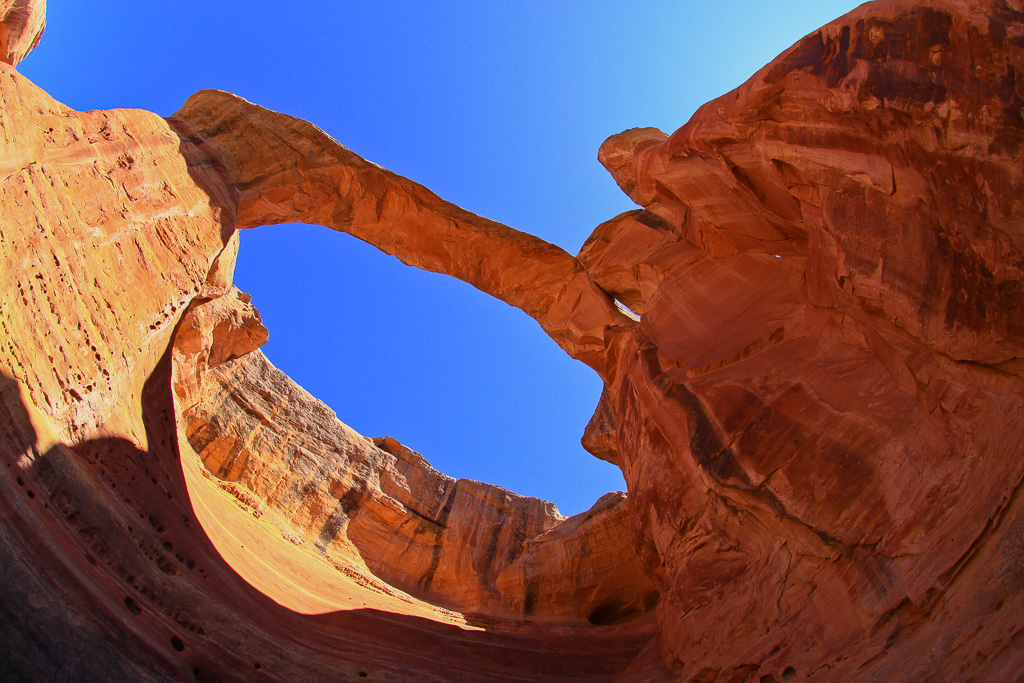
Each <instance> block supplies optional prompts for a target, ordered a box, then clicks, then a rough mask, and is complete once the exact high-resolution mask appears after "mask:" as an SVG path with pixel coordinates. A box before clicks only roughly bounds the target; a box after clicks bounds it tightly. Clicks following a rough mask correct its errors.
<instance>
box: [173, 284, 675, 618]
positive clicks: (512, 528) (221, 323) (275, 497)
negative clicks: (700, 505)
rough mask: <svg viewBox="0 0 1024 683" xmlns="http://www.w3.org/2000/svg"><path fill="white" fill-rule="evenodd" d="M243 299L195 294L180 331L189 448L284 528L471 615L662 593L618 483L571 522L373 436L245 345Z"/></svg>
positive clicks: (636, 600) (254, 319)
mask: <svg viewBox="0 0 1024 683" xmlns="http://www.w3.org/2000/svg"><path fill="white" fill-rule="evenodd" d="M246 299H247V297H245V296H244V295H241V293H239V292H237V290H235V292H234V293H232V294H230V295H227V296H223V297H220V298H218V299H214V300H212V301H207V302H204V303H199V304H198V305H195V304H194V305H193V307H192V308H191V309H190V311H189V313H188V315H187V316H186V317H185V318H184V320H183V321H182V323H181V325H180V326H179V330H178V334H177V336H176V337H175V342H174V375H175V380H174V390H175V391H174V393H175V404H176V413H177V416H178V417H177V421H178V425H179V431H180V434H181V437H182V438H181V439H180V440H179V444H180V447H181V448H182V450H183V457H185V458H187V457H194V458H197V459H201V460H202V462H203V466H204V467H205V468H206V470H207V471H208V472H209V473H210V474H212V475H213V476H215V477H217V478H218V479H220V480H222V481H228V482H235V483H237V484H239V485H241V487H242V490H244V491H245V492H247V495H251V496H252V497H253V500H254V501H256V505H257V507H259V509H261V510H264V511H266V510H271V511H276V512H278V513H279V514H280V515H281V516H282V517H284V518H286V519H287V520H288V523H287V529H286V530H285V532H286V533H289V534H294V537H295V538H296V539H299V540H300V541H301V542H303V543H307V544H308V545H310V546H312V547H315V548H316V549H317V550H318V551H319V552H320V553H322V554H323V555H324V556H326V557H330V558H333V560H334V561H337V562H340V563H342V564H344V565H345V566H346V567H347V568H348V570H349V571H351V572H358V573H362V574H364V575H368V576H375V577H377V578H379V579H382V580H383V581H386V582H387V584H389V585H390V586H392V587H394V588H396V589H398V590H400V591H402V592H403V593H407V594H410V595H413V596H415V597H418V598H422V599H426V600H428V601H430V602H432V603H434V604H437V605H440V606H443V607H445V608H449V609H457V610H459V611H460V612H463V613H467V614H472V615H473V619H474V620H475V621H480V620H485V621H488V623H492V622H495V623H497V622H500V621H501V620H512V621H516V622H521V621H526V620H529V621H534V622H536V621H538V619H539V618H541V617H543V618H544V622H545V623H546V624H547V628H549V629H554V628H559V629H562V630H567V629H568V630H573V629H575V630H579V629H580V628H581V627H587V626H589V625H590V623H592V621H593V620H592V617H593V616H594V615H595V614H596V615H597V617H595V619H596V620H604V621H613V620H618V621H623V622H625V621H628V620H629V618H630V617H632V618H636V617H639V616H642V615H643V614H645V613H646V612H647V611H649V609H650V607H651V606H652V605H653V603H654V601H655V600H656V598H657V591H656V590H655V589H654V587H653V586H652V585H651V584H650V582H649V581H648V579H647V578H646V576H645V575H644V574H643V573H642V572H641V571H640V568H639V563H638V561H637V558H636V555H635V553H633V551H632V546H631V544H630V542H629V530H628V520H627V517H626V515H625V505H622V503H623V502H624V500H625V495H624V494H618V497H617V498H615V499H614V503H612V502H610V501H605V502H603V503H599V504H597V507H596V508H595V509H594V510H591V511H590V512H588V513H584V514H583V515H577V516H576V517H573V518H570V519H568V520H565V519H564V518H563V517H562V516H561V515H560V514H559V513H558V510H557V509H556V508H555V506H554V505H552V504H551V503H548V502H546V501H542V500H539V499H536V498H527V497H524V496H518V495H516V494H514V493H511V492H509V491H506V490H504V489H502V488H500V487H497V486H493V485H490V484H483V483H480V482H476V481H469V480H455V479H453V478H452V477H449V476H446V475H444V474H441V473H440V472H437V471H436V470H434V469H433V468H432V467H431V466H430V464H429V463H428V462H427V461H426V459H424V458H423V456H421V455H420V454H419V453H416V452H415V451H412V450H410V449H408V448H406V447H405V446H403V445H401V444H399V443H398V442H397V441H395V440H394V439H391V438H390V437H384V438H380V439H375V440H374V441H373V442H372V443H371V442H370V441H368V440H367V439H365V438H363V437H361V436H359V435H358V434H356V433H355V432H353V431H352V430H351V429H349V428H348V427H346V426H345V425H344V424H342V423H341V422H339V421H338V420H337V418H336V417H335V416H334V413H333V412H332V411H331V410H330V409H329V408H327V407H326V406H324V405H323V404H322V403H320V402H319V401H317V400H315V399H314V398H313V397H311V396H309V395H308V394H307V393H306V392H304V391H303V390H302V389H301V388H299V387H298V386H296V385H295V384H294V383H292V382H291V380H289V379H288V378H287V377H286V376H285V375H284V374H283V373H281V372H280V371H279V370H277V369H276V368H274V367H273V366H272V365H271V364H270V362H269V361H268V360H267V359H266V358H265V357H264V356H263V355H262V354H261V353H259V352H255V353H251V354H249V355H246V354H248V353H249V352H250V351H253V350H254V349H255V348H257V347H258V346H259V345H261V344H262V343H263V342H264V341H265V340H266V330H265V328H263V326H262V324H261V323H260V322H259V316H258V313H256V311H255V309H254V308H252V306H251V305H250V304H249V303H248V301H246ZM231 356H233V357H236V358H237V359H238V360H237V361H232V360H230V359H229V357H231ZM243 356H244V357H243ZM186 444H187V445H186ZM613 509H614V513H613V512H612V510H613ZM261 514H262V513H261ZM584 519H585V520H586V523H584V522H583V520H584ZM538 548H542V549H543V550H542V551H541V550H538ZM581 548H591V552H590V553H589V554H588V555H587V556H586V557H584V558H581V557H580V550H581ZM538 553H541V554H542V555H543V558H544V559H543V561H540V560H538V559H537V556H538ZM602 615H610V616H602ZM492 625H493V623H492Z"/></svg>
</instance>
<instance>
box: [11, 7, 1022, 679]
mask: <svg viewBox="0 0 1024 683" xmlns="http://www.w3.org/2000/svg"><path fill="white" fill-rule="evenodd" d="M8 5H9V7H8V8H7V9H6V10H4V14H3V16H4V17H5V19H4V26H5V29H4V32H3V40H4V46H5V50H6V53H7V55H8V58H7V59H6V60H5V61H7V62H8V63H11V64H15V63H17V61H18V60H19V59H20V58H21V57H23V56H24V53H26V52H27V51H28V49H31V46H32V45H33V44H34V42H35V41H36V40H37V39H38V33H39V31H40V30H41V27H42V22H43V18H42V14H41V12H42V9H43V4H42V3H40V4H38V5H36V4H34V3H8ZM1022 73H1024V7H1022V6H1021V4H1020V2H1019V0H939V1H937V2H928V3H925V2H922V1H920V0H879V1H877V2H872V3H868V4H866V5H863V6H862V7H860V8H858V9H857V10H855V11H854V12H852V13H850V14H848V15H846V16H844V17H842V18H840V19H838V20H836V21H835V22H833V23H831V24H829V25H828V26H826V27H824V28H822V29H821V30H819V31H817V32H815V33H813V34H811V35H810V36H807V37H806V38H804V39H803V40H801V41H799V42H798V43H797V44H796V45H794V46H793V47H792V48H790V49H789V50H787V51H786V52H784V53H783V54H782V55H780V56H779V57H778V58H777V59H776V60H774V61H773V62H772V63H771V64H769V65H768V66H766V67H765V68H764V69H762V70H761V71H759V72H758V73H757V74H755V75H754V76H753V77H752V78H751V79H750V80H749V81H748V82H746V83H745V84H744V85H742V86H741V87H740V88H738V89H737V90H735V91H733V92H731V93H728V94H727V95H724V96H723V97H721V98H718V99H717V100H714V101H712V102H710V103H708V104H707V105H705V106H704V107H702V108H701V109H700V110H699V111H698V112H697V114H695V115H694V117H693V118H692V119H691V120H690V121H689V122H688V123H687V124H686V125H684V126H683V127H682V128H680V129H679V130H678V131H676V132H675V133H673V134H672V135H670V136H669V135H665V134H664V133H662V132H660V131H657V130H655V129H649V128H647V129H634V130H631V131H626V132H624V133H622V134H619V135H616V136H613V137H612V138H610V139H609V140H608V141H606V142H605V143H604V145H602V146H601V149H600V153H599V158H600V161H601V162H602V163H603V164H604V165H605V167H606V168H607V169H608V170H609V172H610V173H611V174H612V175H613V176H614V178H615V179H616V181H617V182H618V184H619V186H620V187H621V188H622V190H623V191H624V192H625V193H626V194H627V195H628V196H629V197H631V198H632V199H633V200H634V201H635V202H636V203H637V204H638V205H639V206H640V207H642V208H640V209H637V210H634V211H631V212H627V213H625V214H622V215H620V216H617V217H615V218H613V219H611V220H609V221H608V222H606V223H604V224H602V225H600V226H598V227H597V228H596V229H595V231H594V233H593V235H592V236H591V237H590V239H588V240H587V242H586V244H584V246H583V248H582V249H581V251H580V253H579V254H578V255H577V256H576V257H573V256H571V255H570V254H567V253H565V252H564V251H562V250H561V249H559V248H557V247H554V246H552V245H550V244H547V243H546V242H544V241H543V240H540V239H538V238H536V237H532V236H530V235H527V234H524V233H521V232H518V231H515V230H513V229H512V228H509V227H507V226H503V225H501V224H498V223H495V222H493V221H489V220H487V219H485V218H481V217H479V216H476V215H474V214H471V213H469V212H467V211H464V210H462V209H460V208H459V207H456V206H454V205H452V204H450V203H448V202H445V201H444V200H442V199H440V198H438V197H437V196H436V195H434V194H433V193H431V192H429V191H428V190H426V189H425V188H423V187H421V186H419V185H417V184H415V183H413V182H411V181H409V180H407V179H405V178H402V177H400V176H397V175H395V174H392V173H390V172H388V171H386V170H384V169H382V168H380V167H378V166H376V165H374V164H372V163H370V162H367V161H365V160H363V159H361V158H360V157H358V156H357V155H355V154H354V153H352V152H351V151H349V150H347V149H346V148H344V147H343V146H341V145H340V144H338V143H337V142H335V141H334V140H332V139H331V138H329V137H328V136H327V135H325V134H324V133H323V132H322V131H320V130H319V129H317V128H316V127H315V126H313V125H311V124H308V123H306V122H303V121H299V120H297V119H294V118H292V117H289V116H286V115H284V114H278V113H275V112H270V111H268V110H266V109H263V108H261V107H259V106H257V105H254V104H251V103H248V102H246V101H244V100H242V99H240V98H238V97H235V96H233V95H230V94H228V93H222V92H218V91H203V92H200V93H198V94H196V95H195V96H193V97H192V98H190V99H189V100H188V102H186V103H185V105H184V106H183V107H182V109H181V110H180V111H178V112H177V113H176V114H175V115H174V116H172V117H170V118H169V119H168V120H166V121H165V120H163V119H160V118H159V117H157V116H155V115H153V114H148V113H146V112H141V111H130V110H116V111H109V112H87V113H79V112H74V111H71V110H69V109H68V108H66V107H63V106H62V105H60V104H58V103H56V102H54V101H53V100H52V99H51V98H49V97H48V96H47V95H46V94H45V93H43V92H41V91H40V90H39V89H38V88H36V87H35V86H33V85H32V84H31V83H29V82H28V81H27V80H26V79H24V78H23V77H21V76H20V75H19V74H18V73H17V72H16V71H15V70H14V69H13V68H12V67H10V66H7V65H0V96H2V98H3V110H2V113H0V123H2V131H3V135H4V145H5V150H6V153H5V154H4V155H3V162H2V163H3V164H4V165H5V173H4V176H3V177H4V180H3V183H2V185H0V193H2V195H0V211H2V212H3V218H4V220H3V221H2V225H0V258H2V263H3V267H4V272H5V273H6V274H7V280H6V282H7V285H6V286H5V288H3V289H2V290H0V325H2V332H3V337H2V338H0V372H2V374H3V377H2V378H0V382H2V383H0V398H2V401H0V411H2V414H0V425H2V426H0V454H2V456H3V459H4V468H3V471H4V475H3V476H0V492H2V495H0V505H2V506H3V508H2V510H3V514H2V516H0V563H2V566H4V568H5V574H6V583H5V589H4V591H3V593H2V595H0V634H2V635H3V643H4V645H3V646H0V647H3V648H5V649H0V659H3V660H4V661H5V664H3V665H2V666H4V667H6V668H0V674H3V675H5V676H7V677H16V676H21V677H23V678H27V679H28V680H35V679H37V678H42V677H45V676H49V675H51V674H52V673H53V672H54V671H55V670H60V668H61V667H65V669H64V670H65V671H67V672H68V673H67V674H66V675H67V676H69V677H71V678H78V679H88V678H95V679H99V678H107V679H109V678H111V677H113V678H118V679H124V680H157V679H162V678H166V677H172V678H177V679H188V678H195V679H207V680H338V679H339V678H346V677H353V678H356V677H366V678H368V679H370V680H409V679H410V678H413V677H415V678H416V679H418V680H450V679H451V678H457V679H464V680H501V679H508V680H514V679H520V680H572V679H586V680H597V679H605V680H614V679H619V680H636V681H640V680H644V681H648V680H672V679H677V678H678V679H682V680H693V681H714V680H719V681H744V680H755V681H772V680H792V679H804V678H809V679H817V680H830V681H831V680H880V679H886V680H922V681H923V680H936V679H940V680H941V679H946V680H959V679H968V678H972V677H975V678H983V679H989V680H1007V679H1015V678H1019V677H1020V676H1021V675H1022V673H1024V649H1022V647H1024V646H1022V642H1021V634H1022V633H1024V591H1022V584H1021V570H1020V567H1021V564H1022V561H1024V559H1022V547H1024V546H1022V544H1021V537H1022V535H1024V508H1022V505H1024V503H1022V502H1021V499H1020V496H1019V491H1020V487H1021V484H1022V482H1024V446H1022V443H1024V381H1022V377H1021V374H1022V370H1024V363H1022V361H1021V359H1022V358H1024V316H1022V311H1024V285H1022V282H1024V277H1022V269H1024V120H1022V116H1024V79H1022V76H1021V74H1022ZM290 221H304V222H310V223H318V224H321V225H324V226H327V227H329V228H332V229H336V230H342V231H345V232H348V233H350V234H353V235H355V236H356V237H359V238H360V239H363V240H365V241H367V242H369V243H371V244H373V245H375V246H377V247H378V248H380V249H382V250H384V251H386V252H388V253H390V254H394V255H396V256H398V257H399V258H400V259H402V260H403V261H404V262H406V263H408V264H411V265H415V266H418V267H421V268H425V269H428V270H432V271H435V272H440V273H445V274H448V275H452V276H454V277H458V278H460V279H463V280H465V281H467V282H469V283H471V284H473V285H474V286H475V287H477V288H478V289H480V290H482V291H484V292H486V293H488V294H490V295H492V296H495V297H498V298H500V299H502V300H504V301H506V302H507V303H509V304H511V305H513V306H516V307H518V308H520V309H522V310H523V311H524V312H526V313H527V314H528V315H530V316H532V317H533V318H534V319H536V320H537V321H538V323H539V324H540V326H541V328H542V329H543V330H544V331H545V332H546V333H547V334H549V335H550V336H551V337H552V339H554V340H555V341H556V342H557V343H558V344H559V345H560V346H561V347H562V348H563V349H564V350H565V351H566V352H567V354H568V355H569V356H571V357H573V358H576V359H578V360H580V361H582V362H584V363H586V364H587V365H588V366H590V367H591V368H593V369H594V370H595V371H596V372H597V373H598V374H599V375H600V376H601V377H602V379H603V380H604V382H605V389H604V392H603V393H602V396H601V397H600V401H599V402H598V406H597V410H596V411H595V415H594V418H593V419H592V420H591V422H590V424H589V425H587V427H586V430H585V433H584V435H583V442H584V445H585V446H586V447H587V448H588V450H590V451H591V452H592V453H594V455H595V456H597V457H601V458H603V459H606V460H609V461H611V462H614V463H616V464H617V465H619V466H620V467H621V468H622V470H623V472H624V474H625V477H626V481H627V484H628V487H629V493H628V496H627V495H625V494H622V493H615V494H609V495H608V496H605V497H603V498H602V499H601V500H599V501H597V502H596V503H595V505H594V507H593V508H592V509H591V510H590V511H588V512H586V513H583V514H582V515H577V516H575V517H572V518H569V519H563V518H562V517H561V515H559V514H558V512H557V510H555V509H554V506H552V505H551V504H549V503H545V502H544V501H540V500H537V499H531V498H525V497H522V496H518V495H516V494H513V493H511V492H508V491H505V490H503V489H500V488H499V487H495V486H491V485H487V484H482V483H479V482H469V481H456V480H454V479H452V478H451V477H447V476H445V475H443V474H441V473H439V472H437V471H435V470H434V469H433V468H431V467H430V465H429V464H428V463H427V461H426V460H425V459H424V458H423V456H421V455H419V454H418V453H416V452H415V451H413V450H411V449H410V448H408V447H406V446H405V445H402V444H399V443H398V442H396V441H395V440H393V439H390V438H387V437H382V438H377V439H373V440H369V439H366V438H364V437H362V436H360V435H358V434H356V433H354V432H353V431H352V430H351V429H349V428H348V427H346V426H345V425H344V424H343V423H342V422H340V421H339V420H338V419H337V417H336V416H335V415H334V414H333V413H332V412H331V411H330V410H329V409H328V408H327V407H326V406H324V405H323V404H321V403H320V402H318V401H317V400H316V399H315V398H313V397H312V396H309V395H308V394H307V393H306V392H304V391H303V390H302V389H301V388H300V387H298V386H297V385H295V384H294V383H293V382H292V381H291V380H290V379H288V378H287V377H286V376H285V375H284V374H283V373H281V372H280V371H278V370H276V369H275V368H274V367H273V366H272V365H271V364H270V362H269V361H268V360H267V359H266V357H265V356H263V354H262V352H260V351H259V347H260V345H261V344H262V343H263V342H264V341H265V340H266V338H267V330H266V329H265V328H264V327H263V325H262V323H261V321H260V319H259V314H258V313H257V312H256V310H255V309H254V308H253V307H252V305H251V303H250V302H249V301H248V297H247V296H246V295H245V294H243V293H241V292H239V291H238V290H237V289H235V288H234V287H233V286H232V285H231V275H232V270H233V264H234V259H235V256H236V254H237V249H238V239H237V231H238V230H239V229H241V228H256V227H258V226H260V225H265V224H269V223H279V222H290ZM452 653H457V654H456V655H454V656H453V654H452Z"/></svg>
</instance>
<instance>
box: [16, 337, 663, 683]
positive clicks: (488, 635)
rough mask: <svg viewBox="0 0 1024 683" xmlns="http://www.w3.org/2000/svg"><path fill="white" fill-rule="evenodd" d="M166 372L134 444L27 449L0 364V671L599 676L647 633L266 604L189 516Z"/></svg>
mask: <svg viewBox="0 0 1024 683" xmlns="http://www.w3.org/2000/svg"><path fill="white" fill-rule="evenodd" d="M170 380H171V362H170V352H169V350H168V352H167V353H165V355H164V357H163V358H162V359H161V361H160V363H159V364H158V366H157V367H156V369H155V370H154V372H153V373H152V375H151V376H150V378H149V380H148V381H147V382H146V385H145V388H144V390H143V401H142V403H143V414H144V424H145V427H146V436H147V441H148V444H149V449H148V450H142V449H140V448H138V447H137V446H136V445H135V444H133V443H131V442H130V441H128V440H126V439H121V438H105V439H94V440H90V441H86V442H82V443H78V444H73V445H64V444H61V445H57V446H54V447H52V448H50V449H49V450H47V451H46V452H45V453H38V451H37V450H36V449H37V434H36V432H35V430H34V429H33V427H32V423H31V421H30V419H29V414H28V411H27V410H26V408H25V406H24V404H23V403H22V400H21V397H20V392H19V389H18V384H17V383H16V382H15V381H14V380H12V379H11V378H9V377H7V376H3V375H0V399H2V400H0V421H2V431H0V457H2V459H3V470H4V476H2V477H0V494H2V495H0V566H2V567H3V568H4V588H3V590H2V591H0V662H3V663H2V664H0V678H2V679H3V680H25V681H36V680H52V681H86V680H166V679H168V678H169V679H173V680H210V681H232V680H238V681H242V680H245V681H261V680H264V681H270V680H282V681H338V680H348V679H352V680H356V679H359V678H364V677H365V678H366V679H367V680H380V679H382V678H383V679H389V680H395V679H398V680H410V679H413V678H414V679H416V680H424V681H428V680H437V681H447V680H464V681H473V680H480V681H484V680H488V681H495V680H537V681H542V680H550V681H556V680H558V681H564V680H574V679H575V680H613V679H614V678H616V676H617V675H618V673H619V672H621V671H623V670H624V669H625V668H626V667H627V666H628V664H629V662H630V661H631V660H633V659H634V658H635V657H636V656H637V654H638V653H640V651H641V650H642V649H643V648H644V647H645V646H646V645H647V644H648V643H649V642H650V637H649V636H648V635H643V636H637V635H622V634H623V633H625V632H619V631H618V630H617V629H612V630H611V631H609V632H607V633H605V634H598V635H594V636H591V635H578V636H565V635H551V634H517V633H496V632H488V631H473V630H464V629H461V628H459V627H456V626H453V625H446V624H441V623H438V622H435V621H432V620H429V619H425V618H419V617H413V616H406V615H401V614H393V613H389V612H385V611H381V610H374V609H360V610H353V611H349V612H335V613H331V614H323V615H316V616H310V615H303V614H298V613H296V612H293V611H291V610H289V609H286V608H284V607H282V606H280V605H278V604H277V603H275V602H274V601H273V600H271V599H270V598H268V597H266V596H265V595H263V594H262V593H260V592H259V591H258V590H256V589H254V588H253V587H251V586H250V585H249V584H247V583H246V582H245V581H244V580H243V579H241V577H239V576H238V575H237V574H236V573H235V571H234V570H233V569H232V568H231V567H230V566H229V565H228V564H227V563H226V562H225V561H224V560H223V558H221V556H220V554H219V553H218V552H217V550H216V548H215V547H214V546H213V544H212V543H211V542H210V540H209V539H208V538H207V536H206V533H205V532H204V531H203V529H202V527H201V526H200V525H199V523H198V521H197V519H196V516H195V514H194V512H193V509H192V505H191V502H190V501H189V497H188V492H187V488H186V483H185V477H184V473H183V471H182V466H181V461H180V457H179V454H178V446H177V439H176V429H175V423H174V408H173V401H172V394H171V381H170Z"/></svg>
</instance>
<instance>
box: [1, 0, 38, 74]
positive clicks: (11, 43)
mask: <svg viewBox="0 0 1024 683" xmlns="http://www.w3.org/2000/svg"><path fill="white" fill-rule="evenodd" d="M45 27H46V0H3V1H2V2H0V61H2V62H4V63H6V64H10V65H11V66H17V65H18V62H20V61H21V60H23V59H25V55H27V54H28V53H29V52H31V51H32V49H33V48H35V46H36V45H38V44H39V39H40V38H41V37H42V35H43V29H44V28H45Z"/></svg>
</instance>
